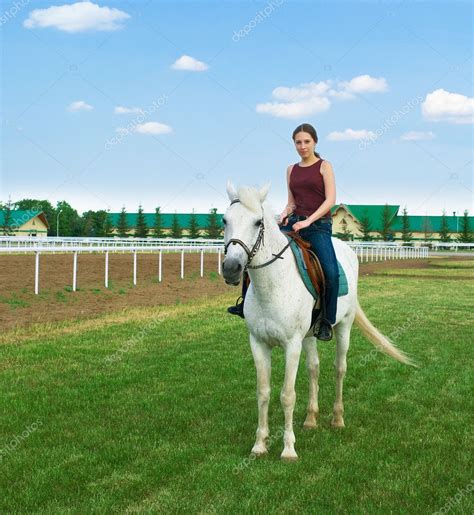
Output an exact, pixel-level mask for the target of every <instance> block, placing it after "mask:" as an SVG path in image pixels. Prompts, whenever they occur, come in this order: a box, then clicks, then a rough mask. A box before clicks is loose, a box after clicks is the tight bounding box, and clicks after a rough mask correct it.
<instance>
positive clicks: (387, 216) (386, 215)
mask: <svg viewBox="0 0 474 515" xmlns="http://www.w3.org/2000/svg"><path fill="white" fill-rule="evenodd" d="M391 225H392V213H391V212H390V208H389V207H388V204H385V206H384V208H383V211H382V220H381V226H382V229H381V230H380V231H378V232H379V233H380V236H381V237H382V239H383V240H384V241H390V240H393V233H392V231H391V230H390V227H391Z"/></svg>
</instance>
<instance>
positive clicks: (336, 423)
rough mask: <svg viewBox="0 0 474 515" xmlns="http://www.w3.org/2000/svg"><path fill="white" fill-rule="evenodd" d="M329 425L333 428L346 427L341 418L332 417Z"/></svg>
mask: <svg viewBox="0 0 474 515" xmlns="http://www.w3.org/2000/svg"><path fill="white" fill-rule="evenodd" d="M331 426H332V427H333V428H334V429H343V428H344V427H346V425H345V424H344V419H342V418H333V419H332V421H331Z"/></svg>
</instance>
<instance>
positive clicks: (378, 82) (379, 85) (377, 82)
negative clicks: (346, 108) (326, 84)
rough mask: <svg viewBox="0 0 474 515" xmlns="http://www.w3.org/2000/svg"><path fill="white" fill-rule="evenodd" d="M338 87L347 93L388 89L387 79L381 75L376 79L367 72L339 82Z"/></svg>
mask: <svg viewBox="0 0 474 515" xmlns="http://www.w3.org/2000/svg"><path fill="white" fill-rule="evenodd" d="M339 87H341V88H342V89H343V90H344V91H347V92H349V93H380V92H383V91H387V90H388V84H387V81H386V80H385V79H384V78H383V77H380V78H379V79H376V78H375V77H371V76H370V75H367V74H366V75H359V76H358V77H354V78H353V79H351V80H350V81H349V82H341V83H340V84H339Z"/></svg>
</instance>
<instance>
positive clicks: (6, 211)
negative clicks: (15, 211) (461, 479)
mask: <svg viewBox="0 0 474 515" xmlns="http://www.w3.org/2000/svg"><path fill="white" fill-rule="evenodd" d="M12 207H13V204H12V201H11V200H10V199H8V202H7V203H6V204H5V205H4V206H2V211H3V222H2V227H1V230H2V235H3V236H11V235H12V234H13V232H12V222H13V219H12Z"/></svg>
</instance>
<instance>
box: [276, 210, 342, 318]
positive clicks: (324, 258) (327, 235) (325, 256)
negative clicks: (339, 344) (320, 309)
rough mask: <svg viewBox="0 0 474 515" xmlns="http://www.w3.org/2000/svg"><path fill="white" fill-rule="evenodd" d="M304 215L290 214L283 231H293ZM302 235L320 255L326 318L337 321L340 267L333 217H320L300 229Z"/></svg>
mask: <svg viewBox="0 0 474 515" xmlns="http://www.w3.org/2000/svg"><path fill="white" fill-rule="evenodd" d="M303 218H304V217H296V216H295V215H290V217H289V218H288V224H287V225H285V226H282V227H281V230H282V231H291V230H292V226H293V225H294V224H295V223H296V222H297V221H298V219H300V220H303ZM299 234H300V236H301V237H302V238H303V239H304V240H306V241H308V242H309V243H310V244H311V250H313V252H314V253H315V254H316V256H318V259H319V261H320V263H321V268H322V269H323V272H324V276H325V278H326V292H325V295H324V300H325V303H326V320H327V321H328V322H329V323H330V324H335V323H336V311H337V296H338V294H339V269H338V266H337V258H336V253H335V251H334V246H333V244H332V240H331V235H332V219H327V218H323V219H321V218H320V219H319V220H316V222H313V223H312V224H311V225H310V226H309V227H305V228H304V229H301V230H300V231H299Z"/></svg>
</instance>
